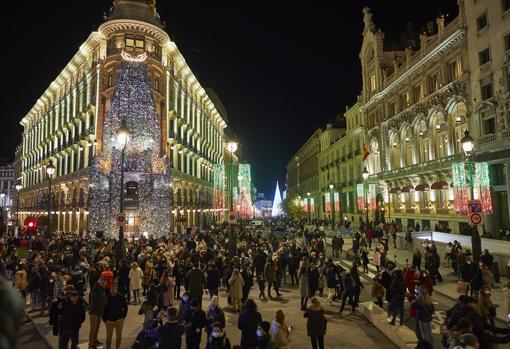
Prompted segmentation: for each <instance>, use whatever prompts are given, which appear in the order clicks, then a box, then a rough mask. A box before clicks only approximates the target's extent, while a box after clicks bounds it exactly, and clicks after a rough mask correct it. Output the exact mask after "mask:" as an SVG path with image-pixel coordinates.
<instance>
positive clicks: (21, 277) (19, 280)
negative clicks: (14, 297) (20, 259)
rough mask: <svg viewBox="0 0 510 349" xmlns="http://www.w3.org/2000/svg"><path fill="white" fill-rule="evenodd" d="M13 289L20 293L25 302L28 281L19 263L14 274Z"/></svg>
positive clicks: (22, 266)
mask: <svg viewBox="0 0 510 349" xmlns="http://www.w3.org/2000/svg"><path fill="white" fill-rule="evenodd" d="M14 287H15V288H16V289H17V290H18V291H19V292H20V293H21V295H22V297H23V300H25V299H26V297H27V287H28V280H27V272H26V271H25V266H24V265H23V264H21V263H20V264H19V265H18V269H17V270H16V273H15V274H14Z"/></svg>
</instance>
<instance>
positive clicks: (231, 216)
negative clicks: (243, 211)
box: [228, 212, 237, 224]
mask: <svg viewBox="0 0 510 349" xmlns="http://www.w3.org/2000/svg"><path fill="white" fill-rule="evenodd" d="M228 222H229V223H230V224H235V223H237V213H235V212H230V213H229V214H228Z"/></svg>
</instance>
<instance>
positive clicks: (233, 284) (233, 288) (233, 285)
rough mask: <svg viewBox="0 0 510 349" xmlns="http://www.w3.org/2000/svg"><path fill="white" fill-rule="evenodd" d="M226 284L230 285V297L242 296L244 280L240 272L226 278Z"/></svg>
mask: <svg viewBox="0 0 510 349" xmlns="http://www.w3.org/2000/svg"><path fill="white" fill-rule="evenodd" d="M228 284H229V285H230V290H229V293H230V297H232V298H235V299H241V298H243V286H244V280H243V277H242V276H241V274H239V275H237V276H234V275H232V276H231V277H230V279H229V280H228Z"/></svg>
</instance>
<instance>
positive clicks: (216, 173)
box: [213, 164, 226, 209]
mask: <svg viewBox="0 0 510 349" xmlns="http://www.w3.org/2000/svg"><path fill="white" fill-rule="evenodd" d="M225 181H226V177H225V165H224V164H214V165H213V207H214V208H215V209H223V208H225V188H226V184H225Z"/></svg>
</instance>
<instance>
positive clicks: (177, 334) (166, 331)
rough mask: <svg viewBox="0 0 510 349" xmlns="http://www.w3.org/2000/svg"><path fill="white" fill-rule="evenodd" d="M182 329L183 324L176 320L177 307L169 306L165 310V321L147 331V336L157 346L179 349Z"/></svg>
mask: <svg viewBox="0 0 510 349" xmlns="http://www.w3.org/2000/svg"><path fill="white" fill-rule="evenodd" d="M184 331H185V329H184V326H183V325H181V324H180V323H179V322H178V321H177V309H175V308H174V307H169V308H168V309H167V310H166V319H165V323H164V324H163V325H162V326H159V327H157V328H154V329H151V330H149V331H147V336H148V337H149V338H152V339H154V340H156V341H157V342H158V348H165V349H181V343H182V335H183V334H184Z"/></svg>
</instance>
